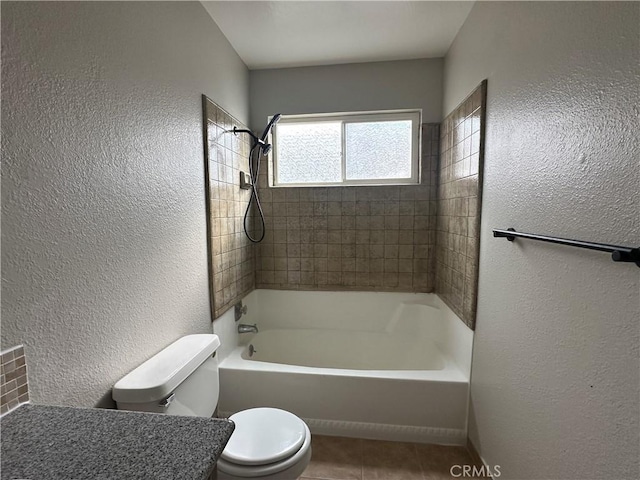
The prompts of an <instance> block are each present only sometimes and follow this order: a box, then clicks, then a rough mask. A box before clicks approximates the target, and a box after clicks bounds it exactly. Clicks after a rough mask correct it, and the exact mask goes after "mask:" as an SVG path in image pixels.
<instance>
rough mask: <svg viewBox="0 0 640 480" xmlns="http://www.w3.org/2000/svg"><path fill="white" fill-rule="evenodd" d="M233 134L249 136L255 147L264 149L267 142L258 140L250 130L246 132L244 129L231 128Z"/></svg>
mask: <svg viewBox="0 0 640 480" xmlns="http://www.w3.org/2000/svg"><path fill="white" fill-rule="evenodd" d="M233 133H234V134H235V135H237V134H239V133H246V134H248V135H250V136H251V138H253V141H254V142H255V145H260V146H261V147H264V146H266V145H267V142H265V141H264V140H262V139H261V138H258V137H257V136H256V134H255V133H253V132H252V131H251V130H247V129H246V128H238V127H233ZM255 145H254V146H255Z"/></svg>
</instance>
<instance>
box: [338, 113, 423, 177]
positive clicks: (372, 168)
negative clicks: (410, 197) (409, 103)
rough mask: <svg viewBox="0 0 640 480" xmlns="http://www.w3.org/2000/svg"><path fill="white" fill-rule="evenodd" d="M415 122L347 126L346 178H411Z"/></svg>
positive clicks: (348, 124)
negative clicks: (413, 124) (412, 136)
mask: <svg viewBox="0 0 640 480" xmlns="http://www.w3.org/2000/svg"><path fill="white" fill-rule="evenodd" d="M411 132H412V125H411V120H402V121H398V122H393V121H392V122H366V123H346V124H345V137H346V142H345V146H346V152H345V156H346V162H345V163H346V178H347V179H355V180H365V179H370V180H371V179H390V178H411V167H412V163H411V160H412V158H411Z"/></svg>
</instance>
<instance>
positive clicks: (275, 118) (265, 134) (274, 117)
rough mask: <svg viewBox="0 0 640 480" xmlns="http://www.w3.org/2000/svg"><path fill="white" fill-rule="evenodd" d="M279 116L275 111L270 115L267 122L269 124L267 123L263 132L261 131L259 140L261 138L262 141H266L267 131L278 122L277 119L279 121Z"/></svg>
mask: <svg viewBox="0 0 640 480" xmlns="http://www.w3.org/2000/svg"><path fill="white" fill-rule="evenodd" d="M280 117H282V115H281V114H280V113H276V114H275V115H274V116H273V117H271V121H270V122H269V125H267V128H265V129H264V132H262V136H261V137H260V140H262V141H263V142H266V140H267V136H268V135H269V132H270V131H271V129H272V128H273V127H274V126H275V124H276V123H278V121H280Z"/></svg>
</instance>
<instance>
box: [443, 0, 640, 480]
mask: <svg viewBox="0 0 640 480" xmlns="http://www.w3.org/2000/svg"><path fill="white" fill-rule="evenodd" d="M638 25H640V4H638V3H626V4H624V3H616V2H588V3H568V2H566V3H565V2H496V3H493V2H478V3H476V5H475V6H474V8H473V10H472V11H471V14H470V15H469V17H468V19H467V21H466V23H465V25H464V26H463V27H462V29H461V31H460V33H459V34H458V37H457V38H456V40H455V41H454V43H453V46H452V48H451V50H450V51H449V53H448V55H447V57H446V63H445V100H444V113H445V114H446V113H448V112H449V111H450V110H451V109H453V108H454V107H455V106H456V105H457V104H458V103H459V102H460V101H461V100H462V99H463V98H464V96H465V95H467V93H468V92H470V91H471V90H472V89H473V88H474V87H475V86H476V85H477V84H478V83H479V82H480V81H481V80H482V79H483V78H488V97H487V124H486V126H487V131H486V133H487V135H486V150H485V170H484V172H485V176H484V195H483V207H482V227H481V247H480V279H479V291H478V295H479V303H478V315H477V325H476V335H475V343H474V355H473V372H472V385H471V423H470V435H471V438H472V441H473V442H474V444H475V445H476V447H478V448H479V450H480V453H481V454H482V456H483V457H484V459H485V460H486V461H487V462H489V463H490V464H492V465H495V464H499V465H501V466H502V472H503V473H502V476H501V478H518V479H527V478H530V479H533V478H535V479H540V478H547V479H557V478H564V479H568V478H579V479H586V478H599V479H602V478H609V479H614V478H616V479H617V478H639V477H640V472H639V471H638V458H639V456H640V452H639V446H638V434H639V422H638V417H639V414H640V408H639V407H640V404H639V399H640V389H639V384H638V380H639V377H638V368H639V357H638V350H639V344H640V341H639V338H638V333H639V329H638V319H640V301H639V297H638V292H639V287H640V282H639V280H640V270H639V269H638V268H637V267H636V266H635V265H632V264H616V263H613V262H612V261H611V259H610V256H609V255H607V254H604V253H600V252H589V251H586V250H579V249H572V248H569V247H561V246H557V245H550V244H542V243H536V242H532V241H526V240H522V241H516V242H515V243H513V244H511V243H509V242H507V241H505V240H504V239H494V238H492V236H491V229H492V228H507V227H514V228H516V229H517V230H521V231H527V232H539V233H546V234H551V235H558V236H566V237H574V238H579V239H584V240H591V241H600V242H607V243H620V244H623V245H624V244H627V245H634V246H638V245H639V244H640V196H639V188H638V185H640V169H639V168H638V158H640V146H639V141H638V129H637V128H638V123H637V122H638V110H637V109H638V104H639V102H640V94H639V89H638V85H639V84H640V83H639V82H640V72H639V67H638V65H639V63H640V62H639V60H640V50H639V49H638V45H639V44H640V38H639V36H640V30H639V29H638Z"/></svg>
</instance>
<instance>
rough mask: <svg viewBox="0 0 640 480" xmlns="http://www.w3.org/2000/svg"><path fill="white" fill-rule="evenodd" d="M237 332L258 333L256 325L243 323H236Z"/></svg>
mask: <svg viewBox="0 0 640 480" xmlns="http://www.w3.org/2000/svg"><path fill="white" fill-rule="evenodd" d="M238 333H258V325H256V324H255V323H254V324H253V325H246V324H244V323H240V324H238Z"/></svg>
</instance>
